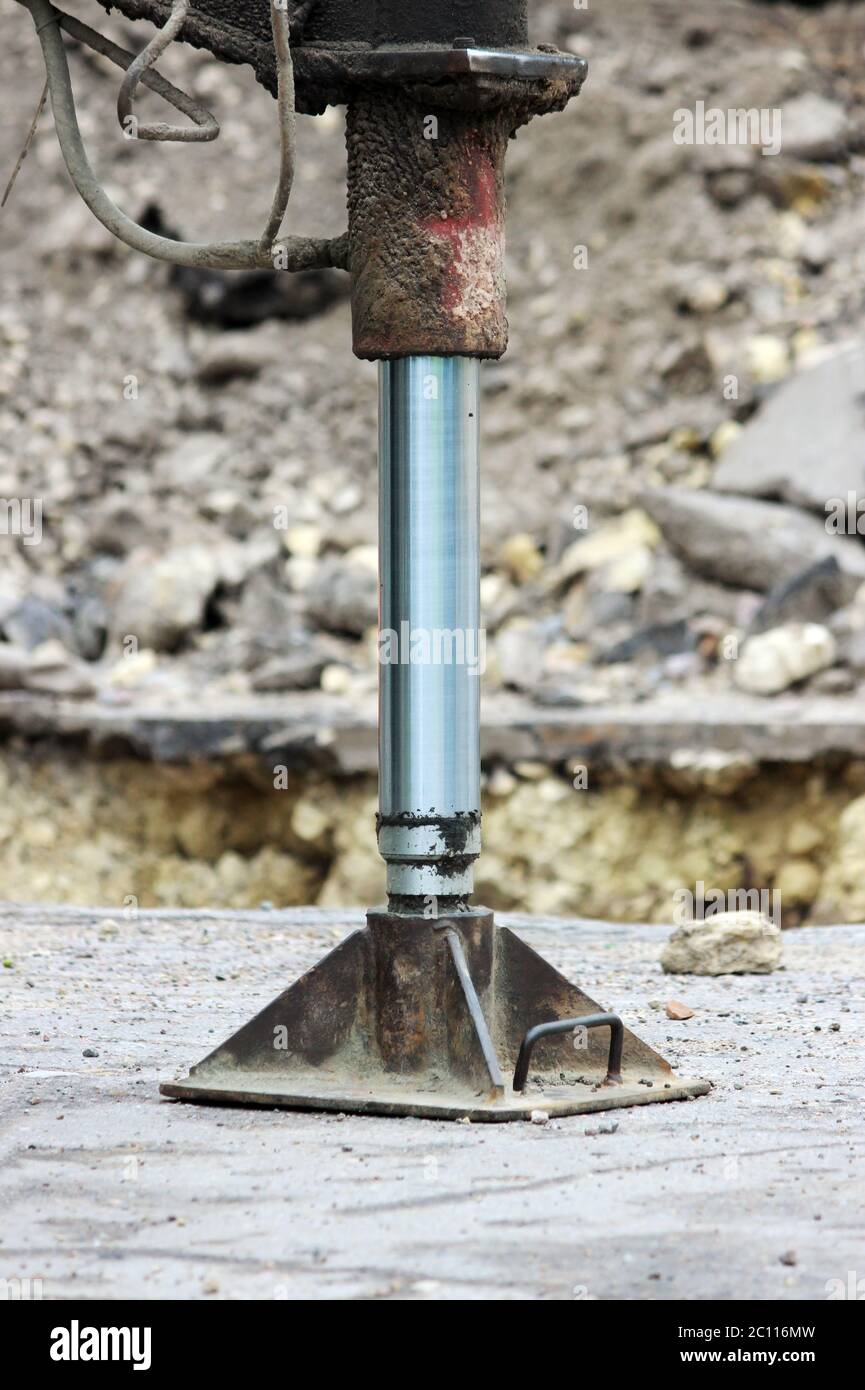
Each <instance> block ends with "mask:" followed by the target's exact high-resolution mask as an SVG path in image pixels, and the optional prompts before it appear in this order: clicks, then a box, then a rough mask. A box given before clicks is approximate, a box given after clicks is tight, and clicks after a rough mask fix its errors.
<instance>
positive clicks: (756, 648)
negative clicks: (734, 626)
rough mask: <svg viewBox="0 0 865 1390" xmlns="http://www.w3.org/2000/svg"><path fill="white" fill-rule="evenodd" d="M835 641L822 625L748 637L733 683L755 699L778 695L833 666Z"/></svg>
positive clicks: (788, 625) (799, 625) (790, 626)
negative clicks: (754, 696)
mask: <svg viewBox="0 0 865 1390" xmlns="http://www.w3.org/2000/svg"><path fill="white" fill-rule="evenodd" d="M837 654H838V649H837V645H836V642H835V638H834V637H833V636H832V633H831V632H830V631H829V629H828V628H826V627H823V626H822V625H821V624H820V623H786V624H785V625H784V626H783V627H775V628H771V629H770V630H769V631H768V632H761V633H758V634H756V635H755V636H754V637H749V638H748V641H747V642H746V643H745V645H744V647H743V649H742V654H741V656H740V657H739V659H738V661H737V662H736V663H735V664H734V666H733V680H734V681H735V683H736V685H737V686H738V687H739V689H740V690H747V691H748V692H749V693H750V694H752V695H777V694H778V692H779V691H781V690H786V689H787V688H788V686H791V685H795V684H796V682H797V681H802V680H806V679H807V677H808V676H813V675H815V674H816V672H817V671H825V670H826V669H827V668H828V667H829V666H832V665H833V664H834V662H835V660H836V657H837Z"/></svg>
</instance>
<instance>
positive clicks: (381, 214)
mask: <svg viewBox="0 0 865 1390" xmlns="http://www.w3.org/2000/svg"><path fill="white" fill-rule="evenodd" d="M512 124H513V120H512V117H509V116H508V114H507V113H506V112H503V111H492V112H485V113H483V114H479V113H478V112H476V111H465V110H458V109H447V108H444V109H441V108H440V109H436V108H434V107H431V106H429V107H428V106H426V105H424V104H422V103H420V102H418V101H415V100H411V99H409V98H408V97H407V96H405V95H403V94H402V93H399V92H398V91H396V90H393V89H390V90H388V91H387V92H386V93H382V92H376V91H372V92H370V93H368V94H363V95H361V96H359V97H358V99H357V100H356V101H354V102H352V104H351V106H350V107H349V112H348V123H347V138H348V204H349V246H350V251H349V263H350V268H351V272H352V315H353V326H354V351H355V353H356V354H357V356H358V357H362V358H370V359H379V360H381V359H389V358H396V357H410V356H439V357H445V356H463V357H493V358H496V357H501V355H502V353H503V352H504V351H505V349H506V347H507V327H508V326H507V319H506V318H505V276H504V245H505V197H504V163H505V154H506V151H507V144H508V137H509V134H510V130H511V128H512Z"/></svg>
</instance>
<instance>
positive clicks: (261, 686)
mask: <svg viewBox="0 0 865 1390" xmlns="http://www.w3.org/2000/svg"><path fill="white" fill-rule="evenodd" d="M329 660H330V657H329V654H328V653H327V652H325V651H322V650H321V649H320V648H319V647H318V646H317V645H314V644H310V646H309V647H307V648H306V649H305V650H301V651H296V652H289V653H287V654H286V655H285V656H277V657H274V658H273V659H272V660H271V661H266V662H265V663H264V665H263V666H260V667H259V668H258V670H257V671H255V672H253V675H252V677H251V679H250V684H251V686H252V688H253V690H258V691H262V692H265V691H277V690H311V689H313V688H314V687H315V686H317V685H318V683H319V681H320V679H321V673H322V671H323V670H324V668H325V666H326V665H327V664H328V661H329Z"/></svg>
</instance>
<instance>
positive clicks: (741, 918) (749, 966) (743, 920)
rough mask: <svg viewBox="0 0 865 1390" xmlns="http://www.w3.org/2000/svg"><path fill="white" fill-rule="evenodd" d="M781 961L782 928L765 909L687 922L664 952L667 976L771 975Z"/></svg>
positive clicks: (723, 913) (722, 914) (674, 935)
mask: <svg viewBox="0 0 865 1390" xmlns="http://www.w3.org/2000/svg"><path fill="white" fill-rule="evenodd" d="M780 964H781V931H780V928H779V927H777V926H776V925H775V923H774V922H772V921H771V920H770V919H769V918H768V917H766V916H765V915H764V913H762V912H719V913H717V915H716V916H714V917H708V918H706V920H705V921H697V922H686V923H685V924H684V925H683V926H681V927H677V928H676V929H675V931H674V932H673V934H672V936H671V937H670V938H669V940H668V942H667V944H666V946H665V947H664V949H663V951H662V952H661V965H662V966H663V968H664V970H665V971H666V972H667V974H668V975H768V974H770V973H771V972H772V971H773V970H777V968H778V966H779V965H780Z"/></svg>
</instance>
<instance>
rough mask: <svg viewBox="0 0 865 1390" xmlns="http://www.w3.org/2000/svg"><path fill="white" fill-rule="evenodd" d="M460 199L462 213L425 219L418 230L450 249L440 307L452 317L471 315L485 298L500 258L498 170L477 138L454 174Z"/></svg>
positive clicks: (500, 216) (494, 276)
mask: <svg viewBox="0 0 865 1390" xmlns="http://www.w3.org/2000/svg"><path fill="white" fill-rule="evenodd" d="M456 182H457V187H458V189H459V192H460V194H462V195H463V196H462V197H461V198H459V201H460V203H462V204H463V205H466V204H467V210H466V211H465V212H464V213H463V215H462V216H460V217H451V216H450V215H449V214H448V211H447V209H446V208H443V209H442V213H444V214H445V215H444V216H439V217H431V218H428V219H427V220H426V221H425V222H424V223H423V224H422V230H423V231H424V232H425V233H427V235H429V236H430V237H432V238H433V239H435V240H436V241H439V242H442V241H444V242H448V243H449V245H450V249H451V265H450V274H449V276H448V279H447V283H446V284H445V286H444V291H443V295H442V304H443V307H444V308H445V309H446V310H447V311H448V312H449V313H453V314H454V315H455V317H463V316H466V317H467V316H470V315H471V312H472V308H473V307H477V306H478V301H479V300H480V299H483V300H487V299H488V298H489V296H490V292H491V291H492V289H493V283H491V279H490V277H491V275H492V280H493V281H494V280H495V279H496V277H497V274H498V271H497V266H498V263H499V262H500V261H501V257H502V242H503V213H502V208H501V205H500V199H499V189H498V179H497V177H496V169H495V166H494V164H493V161H492V159H491V158H490V154H489V151H488V150H487V149H486V148H485V147H484V146H483V145H482V144H480V143H478V144H477V145H475V146H474V147H472V148H470V149H469V151H468V155H467V158H466V161H465V165H464V168H463V170H462V171H461V174H460V176H459V177H458V179H457V181H456Z"/></svg>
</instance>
